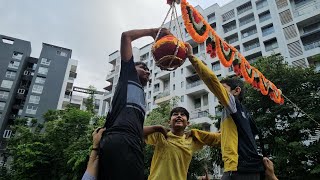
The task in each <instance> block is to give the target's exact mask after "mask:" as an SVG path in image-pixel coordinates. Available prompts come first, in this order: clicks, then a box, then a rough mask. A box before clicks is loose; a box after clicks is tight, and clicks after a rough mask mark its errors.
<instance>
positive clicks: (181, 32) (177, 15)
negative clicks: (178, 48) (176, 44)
mask: <svg viewBox="0 0 320 180" xmlns="http://www.w3.org/2000/svg"><path fill="white" fill-rule="evenodd" d="M174 11H175V15H176V17H175V19H176V23H177V24H178V25H177V26H178V28H179V32H180V37H181V40H182V41H183V42H184V39H183V35H182V31H181V27H180V24H179V21H178V13H177V9H176V7H174Z"/></svg>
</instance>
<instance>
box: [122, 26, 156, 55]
mask: <svg viewBox="0 0 320 180" xmlns="http://www.w3.org/2000/svg"><path fill="white" fill-rule="evenodd" d="M157 32H158V29H156V28H154V29H136V30H130V31H126V32H123V33H122V35H121V47H120V53H121V59H122V60H123V61H129V60H130V58H131V57H132V45H131V43H132V41H134V40H136V39H139V38H141V37H145V36H151V37H153V38H155V37H156V35H157Z"/></svg>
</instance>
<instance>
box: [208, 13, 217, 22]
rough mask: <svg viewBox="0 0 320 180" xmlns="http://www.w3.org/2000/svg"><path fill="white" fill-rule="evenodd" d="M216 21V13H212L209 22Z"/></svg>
mask: <svg viewBox="0 0 320 180" xmlns="http://www.w3.org/2000/svg"><path fill="white" fill-rule="evenodd" d="M215 19H216V14H215V13H211V14H209V15H208V22H210V21H213V20H215Z"/></svg>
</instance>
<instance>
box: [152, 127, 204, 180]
mask: <svg viewBox="0 0 320 180" xmlns="http://www.w3.org/2000/svg"><path fill="white" fill-rule="evenodd" d="M146 143H147V144H150V145H154V146H155V149H154V154H153V157H152V162H151V168H150V175H149V178H148V179H149V180H186V179H187V172H188V168H189V164H190V161H191V158H192V154H193V153H194V152H195V151H198V150H200V149H201V148H202V147H203V145H204V144H203V143H200V142H199V141H197V140H193V138H191V137H190V138H187V139H186V137H185V135H183V136H176V135H174V134H173V133H172V132H169V133H168V138H167V139H165V137H164V136H163V134H161V133H158V132H156V133H153V134H150V135H148V136H147V137H146Z"/></svg>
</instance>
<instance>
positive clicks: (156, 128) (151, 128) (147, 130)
mask: <svg viewBox="0 0 320 180" xmlns="http://www.w3.org/2000/svg"><path fill="white" fill-rule="evenodd" d="M161 128H162V126H144V127H143V135H144V136H145V137H146V136H148V135H150V134H152V133H155V132H159V130H160V129H161Z"/></svg>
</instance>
